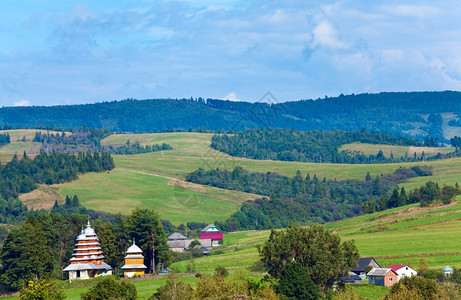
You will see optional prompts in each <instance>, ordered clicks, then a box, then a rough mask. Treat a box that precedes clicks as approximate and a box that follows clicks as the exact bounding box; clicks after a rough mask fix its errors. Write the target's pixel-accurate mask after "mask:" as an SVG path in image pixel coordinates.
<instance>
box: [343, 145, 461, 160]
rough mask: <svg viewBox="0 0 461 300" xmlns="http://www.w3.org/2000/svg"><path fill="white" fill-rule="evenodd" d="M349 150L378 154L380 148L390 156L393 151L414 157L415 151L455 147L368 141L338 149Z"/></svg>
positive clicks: (444, 150)
mask: <svg viewBox="0 0 461 300" xmlns="http://www.w3.org/2000/svg"><path fill="white" fill-rule="evenodd" d="M343 150H349V151H358V152H362V153H363V154H365V155H370V154H373V155H376V154H377V153H378V152H379V150H382V151H383V154H384V156H385V157H390V156H391V153H392V154H393V155H394V157H395V158H399V157H404V156H405V154H407V155H408V156H409V157H412V156H413V154H414V153H416V154H417V155H421V153H422V152H423V151H424V153H425V155H426V156H432V155H436V154H437V153H438V152H440V153H450V152H453V151H454V150H455V149H454V148H447V147H410V146H393V145H374V144H366V143H359V142H357V143H351V144H345V145H342V146H341V147H340V148H339V150H338V151H343Z"/></svg>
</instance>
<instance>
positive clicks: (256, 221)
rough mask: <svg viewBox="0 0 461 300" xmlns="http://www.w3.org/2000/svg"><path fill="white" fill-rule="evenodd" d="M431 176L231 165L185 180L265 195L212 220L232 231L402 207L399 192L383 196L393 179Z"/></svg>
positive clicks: (425, 170) (421, 171)
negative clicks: (291, 172) (360, 176)
mask: <svg viewBox="0 0 461 300" xmlns="http://www.w3.org/2000/svg"><path fill="white" fill-rule="evenodd" d="M431 174H432V168H431V167H419V166H415V167H411V168H409V169H404V168H399V169H397V170H396V171H395V173H394V174H389V175H384V176H378V177H375V178H372V177H371V176H370V175H369V174H367V175H366V176H365V179H364V180H343V181H337V180H327V179H326V178H323V179H322V178H317V176H316V175H315V174H312V175H311V174H307V175H306V176H305V177H303V176H302V175H301V173H300V172H299V171H298V172H297V174H296V176H295V177H292V178H289V177H286V176H282V175H279V174H277V173H271V172H268V173H265V174H264V173H250V172H248V171H247V170H244V169H242V168H241V167H236V168H235V169H234V170H232V171H227V170H219V169H216V170H209V171H205V170H203V169H199V170H197V171H195V172H193V173H190V174H189V175H188V176H187V177H186V180H187V181H190V182H194V183H198V184H203V185H211V186H215V187H219V188H223V189H229V190H238V191H242V192H247V193H254V194H259V195H262V196H266V197H262V198H261V199H256V200H254V201H247V202H245V203H243V204H242V206H241V208H240V210H239V211H237V212H236V213H234V214H233V215H232V216H231V217H230V219H229V220H227V221H226V222H225V223H221V222H216V224H217V225H218V224H219V225H218V226H220V228H221V229H224V230H227V231H235V230H250V229H257V230H259V229H269V228H281V227H286V226H288V225H289V224H290V223H294V224H297V225H306V224H311V223H325V222H332V221H336V220H341V219H345V218H351V217H354V216H358V215H361V214H363V213H364V212H370V210H369V208H368V207H369V203H375V206H374V209H375V211H376V210H385V209H388V208H392V207H396V206H401V205H406V204H408V203H410V202H408V201H407V199H408V198H407V196H406V194H405V192H403V193H404V194H405V200H401V201H400V202H398V203H394V202H392V201H388V200H387V199H390V198H391V196H392V194H393V191H394V190H396V189H397V188H398V183H400V182H403V181H405V180H406V179H408V178H411V177H415V176H429V175H431ZM267 197H269V198H267ZM402 197H403V196H402ZM392 200H393V198H392ZM365 208H366V210H365Z"/></svg>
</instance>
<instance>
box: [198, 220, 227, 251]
mask: <svg viewBox="0 0 461 300" xmlns="http://www.w3.org/2000/svg"><path fill="white" fill-rule="evenodd" d="M200 239H210V240H211V246H212V247H215V246H219V243H220V242H222V240H223V233H222V231H221V230H220V229H219V228H218V227H217V226H215V225H214V224H209V225H208V226H206V227H205V228H203V229H202V231H200Z"/></svg>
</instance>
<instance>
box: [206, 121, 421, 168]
mask: <svg viewBox="0 0 461 300" xmlns="http://www.w3.org/2000/svg"><path fill="white" fill-rule="evenodd" d="M353 142H361V143H370V144H380V145H383V144H384V145H401V146H421V145H422V143H421V142H418V141H417V140H413V139H409V138H405V137H395V136H391V135H389V134H386V133H380V132H369V131H365V130H360V131H347V132H346V131H339V130H335V131H323V130H314V131H299V130H296V129H253V130H247V131H244V132H239V133H237V134H234V135H227V134H224V135H214V136H213V138H212V139H211V147H212V148H214V149H216V150H218V151H221V152H225V153H227V154H230V155H232V156H238V157H244V158H253V159H271V160H282V161H302V162H318V163H321V162H330V163H360V164H363V163H383V162H396V161H418V160H423V159H425V158H426V157H425V155H424V154H422V155H420V156H417V155H416V153H415V155H414V156H413V157H408V156H405V157H400V158H396V157H395V158H394V156H393V154H392V153H391V155H390V157H385V156H384V154H383V153H382V151H378V152H377V153H376V154H374V155H372V154H370V155H365V154H363V153H360V152H356V151H354V152H351V151H339V147H340V146H341V145H344V144H348V143H353Z"/></svg>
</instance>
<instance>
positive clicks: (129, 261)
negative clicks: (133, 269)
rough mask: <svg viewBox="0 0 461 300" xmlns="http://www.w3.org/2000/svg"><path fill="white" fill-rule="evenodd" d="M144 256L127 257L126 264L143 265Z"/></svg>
mask: <svg viewBox="0 0 461 300" xmlns="http://www.w3.org/2000/svg"><path fill="white" fill-rule="evenodd" d="M143 264H144V258H125V265H143Z"/></svg>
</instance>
